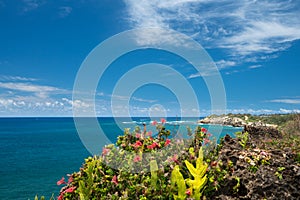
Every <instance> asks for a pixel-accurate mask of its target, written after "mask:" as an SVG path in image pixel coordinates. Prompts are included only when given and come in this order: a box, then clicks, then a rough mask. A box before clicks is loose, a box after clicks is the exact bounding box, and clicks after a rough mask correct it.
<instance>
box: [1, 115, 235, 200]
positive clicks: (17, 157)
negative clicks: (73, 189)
mask: <svg viewBox="0 0 300 200" xmlns="http://www.w3.org/2000/svg"><path fill="white" fill-rule="evenodd" d="M98 121H99V122H100V123H99V124H100V125H101V127H102V129H103V131H104V132H105V133H106V136H107V137H108V138H109V139H110V140H111V141H112V142H115V141H116V138H117V136H118V135H121V134H123V130H122V129H123V128H124V127H128V128H134V127H135V126H137V125H139V126H142V123H147V124H149V123H150V119H148V118H144V117H143V118H133V119H126V118H123V119H122V118H118V121H121V124H122V127H121V128H120V127H118V126H117V124H116V122H115V120H114V118H99V119H98ZM167 121H168V123H167V126H169V127H168V128H170V129H171V130H173V131H174V132H175V131H177V129H176V127H178V124H180V125H181V127H186V126H190V127H191V128H195V127H196V126H197V123H196V122H197V119H196V118H190V119H189V120H186V121H179V120H178V119H176V118H168V119H167ZM123 126H124V127H123ZM203 126H204V127H207V126H208V125H203ZM147 127H148V126H147ZM149 128H150V126H149ZM222 128H223V129H222V132H221V135H220V137H221V136H224V135H225V134H230V135H233V133H234V132H236V131H240V130H241V129H239V128H233V127H222ZM215 130H220V126H211V127H209V131H210V132H211V133H212V134H214V131H215ZM153 133H155V132H154V130H153ZM218 136H219V135H218ZM99 149H101V147H99ZM88 156H90V153H89V152H88V151H87V150H86V148H85V147H84V145H83V144H82V142H81V140H80V138H79V136H78V133H77V130H76V127H75V125H74V120H73V118H0V163H1V167H0V183H1V184H0V199H1V200H6V199H12V200H17V199H22V200H28V199H34V196H35V195H36V194H38V195H44V196H46V197H47V198H49V197H50V196H51V195H52V193H54V196H55V197H56V196H57V195H58V193H59V190H60V187H59V186H57V185H56V182H57V181H58V180H59V179H60V178H61V177H62V176H65V177H66V174H69V173H73V172H76V171H78V170H79V168H80V167H81V165H82V164H83V162H84V158H86V157H88ZM66 178H67V177H66Z"/></svg>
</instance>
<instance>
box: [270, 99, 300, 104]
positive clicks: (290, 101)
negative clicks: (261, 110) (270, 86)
mask: <svg viewBox="0 0 300 200" xmlns="http://www.w3.org/2000/svg"><path fill="white" fill-rule="evenodd" d="M267 102H273V103H286V104H300V99H273V100H269V101H267Z"/></svg>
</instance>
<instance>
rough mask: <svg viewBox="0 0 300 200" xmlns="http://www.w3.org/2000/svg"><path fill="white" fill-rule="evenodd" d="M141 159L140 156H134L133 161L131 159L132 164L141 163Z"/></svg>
mask: <svg viewBox="0 0 300 200" xmlns="http://www.w3.org/2000/svg"><path fill="white" fill-rule="evenodd" d="M141 160H142V159H141V157H140V156H135V157H134V159H133V162H139V161H141Z"/></svg>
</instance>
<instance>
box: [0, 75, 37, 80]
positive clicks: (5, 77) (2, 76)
mask: <svg viewBox="0 0 300 200" xmlns="http://www.w3.org/2000/svg"><path fill="white" fill-rule="evenodd" d="M0 81H38V79H36V78H28V77H22V76H6V75H0Z"/></svg>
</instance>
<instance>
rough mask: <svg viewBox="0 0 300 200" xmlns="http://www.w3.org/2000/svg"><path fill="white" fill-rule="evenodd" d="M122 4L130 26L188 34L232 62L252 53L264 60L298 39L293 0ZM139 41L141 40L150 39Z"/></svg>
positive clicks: (142, 0) (146, 0)
mask: <svg viewBox="0 0 300 200" xmlns="http://www.w3.org/2000/svg"><path fill="white" fill-rule="evenodd" d="M124 2H125V3H126V5H127V10H128V15H129V22H130V24H131V25H132V26H133V27H160V28H172V29H175V30H177V31H180V32H183V33H186V34H188V35H190V36H192V37H193V38H195V39H196V40H197V41H199V42H200V43H201V44H202V45H203V46H204V47H206V48H224V49H227V50H229V52H230V54H231V56H232V58H233V59H235V60H240V59H241V56H242V57H243V58H251V57H255V56H256V54H260V55H261V56H260V58H261V59H263V58H265V59H268V58H270V55H273V54H274V53H276V52H280V51H282V50H285V49H287V48H289V47H290V44H291V42H293V41H295V40H298V39H300V18H299V12H300V6H299V2H298V1H296V0H290V1H279V0H265V1H254V0H241V1H235V0H220V1H216V0H206V1H204V0H164V1H161V0H152V1H149V0H140V1H136V0H124ZM142 34H143V33H142ZM141 37H143V38H144V40H143V41H144V42H146V41H147V40H153V37H152V38H151V37H146V36H141ZM155 39H156V40H157V38H155ZM271 57H272V56H271ZM233 62H234V60H233Z"/></svg>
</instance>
